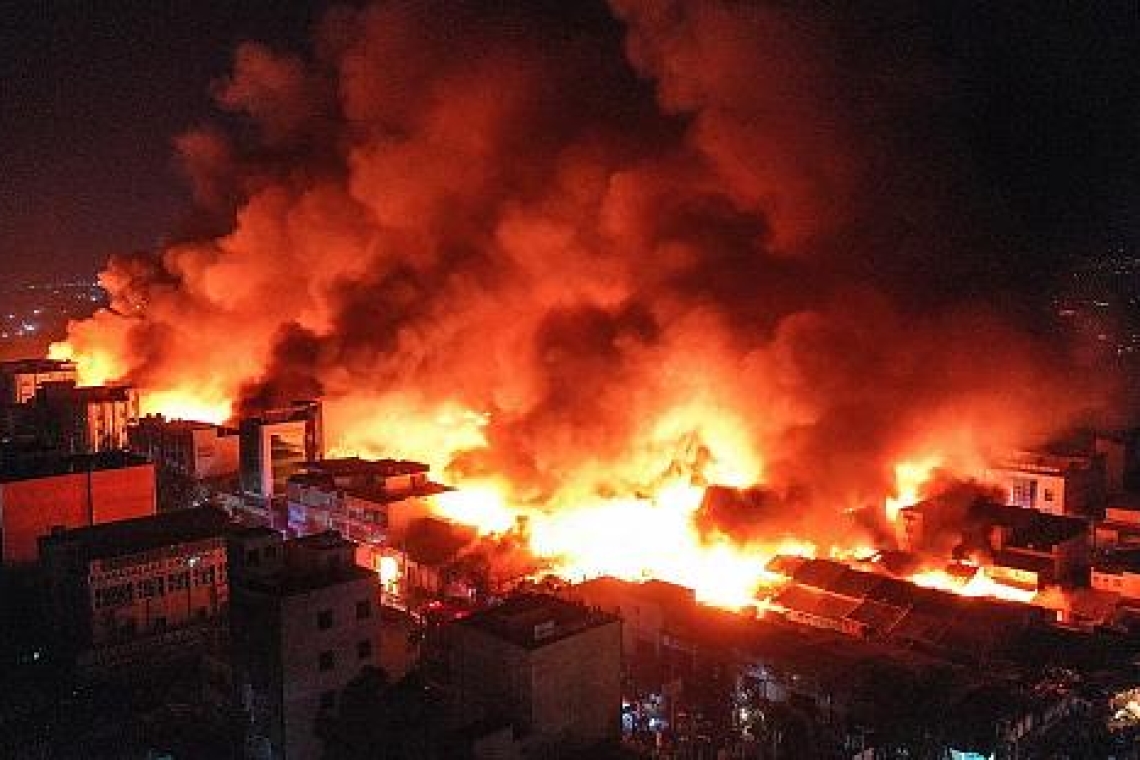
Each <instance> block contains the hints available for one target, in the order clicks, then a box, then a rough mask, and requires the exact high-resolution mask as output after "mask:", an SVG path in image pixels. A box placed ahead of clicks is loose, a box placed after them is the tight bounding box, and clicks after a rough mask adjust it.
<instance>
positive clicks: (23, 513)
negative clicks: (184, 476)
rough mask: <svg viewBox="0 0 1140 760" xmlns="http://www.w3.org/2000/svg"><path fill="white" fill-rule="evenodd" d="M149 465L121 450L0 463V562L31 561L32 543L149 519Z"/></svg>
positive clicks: (152, 487)
mask: <svg viewBox="0 0 1140 760" xmlns="http://www.w3.org/2000/svg"><path fill="white" fill-rule="evenodd" d="M154 512H155V478H154V465H153V464H151V463H150V462H147V461H146V460H144V459H142V458H141V457H137V456H133V455H130V454H127V453H124V452H118V451H113V452H103V453H100V454H74V455H62V454H58V453H51V454H47V455H37V456H34V457H18V458H16V459H15V460H13V461H6V462H5V463H3V464H2V465H0V559H2V560H3V562H4V564H8V563H13V562H34V561H35V560H36V551H37V549H36V539H38V538H39V537H40V536H43V535H45V534H47V533H49V532H51V529H52V528H53V527H56V526H60V527H64V528H82V527H86V526H93V525H99V524H101V523H108V522H112V521H115V520H124V519H127V518H133V517H144V516H147V515H153V514H154Z"/></svg>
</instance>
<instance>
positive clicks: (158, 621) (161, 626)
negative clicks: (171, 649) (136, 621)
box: [151, 616, 166, 632]
mask: <svg viewBox="0 0 1140 760" xmlns="http://www.w3.org/2000/svg"><path fill="white" fill-rule="evenodd" d="M151 625H152V626H153V627H154V630H155V631H156V632H157V631H165V630H166V618H164V617H162V616H159V617H156V618H155V619H154V620H152V621H151Z"/></svg>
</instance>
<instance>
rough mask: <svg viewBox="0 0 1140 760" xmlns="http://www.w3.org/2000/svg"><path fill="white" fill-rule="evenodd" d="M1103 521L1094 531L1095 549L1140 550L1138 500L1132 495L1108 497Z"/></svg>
mask: <svg viewBox="0 0 1140 760" xmlns="http://www.w3.org/2000/svg"><path fill="white" fill-rule="evenodd" d="M1107 505H1108V506H1107V507H1106V509H1105V515H1104V519H1103V520H1098V521H1097V523H1096V525H1095V527H1094V529H1093V534H1094V540H1095V543H1096V548H1097V549H1114V548H1130V547H1135V548H1140V498H1137V496H1136V495H1134V494H1115V495H1113V496H1110V497H1109V499H1108V502H1107Z"/></svg>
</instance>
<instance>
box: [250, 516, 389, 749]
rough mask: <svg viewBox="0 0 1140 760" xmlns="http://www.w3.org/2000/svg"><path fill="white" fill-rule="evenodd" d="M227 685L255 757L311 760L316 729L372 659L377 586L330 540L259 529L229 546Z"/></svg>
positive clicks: (336, 539)
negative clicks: (231, 681) (245, 718)
mask: <svg viewBox="0 0 1140 760" xmlns="http://www.w3.org/2000/svg"><path fill="white" fill-rule="evenodd" d="M230 551H231V556H234V557H235V561H236V558H239V557H240V558H241V560H240V561H241V566H240V567H239V566H237V565H236V564H235V568H234V569H235V572H234V575H233V605H232V628H231V630H232V635H233V652H234V655H233V656H234V670H235V683H236V684H237V686H238V689H239V692H240V695H241V697H240V698H241V701H242V703H243V706H244V708H245V709H246V711H247V712H248V715H249V737H248V743H247V746H248V747H249V748H250V750H251V753H252V754H253V755H254V756H256V757H262V758H274V759H277V758H285V759H288V760H292V759H293V758H312V757H319V756H320V749H321V740H320V737H319V731H318V727H319V725H320V724H321V722H322V721H324V720H325V719H327V718H329V717H330V716H331V714H332V711H333V710H334V708H335V707H336V704H337V699H338V697H339V695H340V693H341V691H342V690H343V689H344V687H345V685H347V684H348V683H349V681H351V680H352V679H353V678H355V677H356V676H358V675H359V674H360V672H361V668H363V667H365V666H370V665H373V664H374V662H376V661H377V660H378V659H379V651H380V610H379V594H378V589H377V579H376V574H375V573H370V572H368V571H366V570H364V569H362V568H360V567H358V566H357V565H356V563H355V561H354V558H353V555H354V552H355V546H354V544H353V543H352V542H351V541H348V540H346V539H344V538H342V537H341V536H340V535H338V534H336V533H335V532H329V533H319V534H314V535H311V536H306V537H304V538H298V539H293V540H290V541H287V542H284V543H283V542H282V541H281V539H280V535H279V534H278V535H276V537H275V536H274V535H273V532H272V531H269V530H267V529H265V528H254V529H249V530H243V531H240V532H239V533H237V534H235V535H233V536H232V537H231V548H230Z"/></svg>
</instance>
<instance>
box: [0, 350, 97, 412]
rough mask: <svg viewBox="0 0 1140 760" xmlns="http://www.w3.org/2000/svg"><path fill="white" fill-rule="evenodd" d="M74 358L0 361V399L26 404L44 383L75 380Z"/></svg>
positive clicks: (77, 377)
mask: <svg viewBox="0 0 1140 760" xmlns="http://www.w3.org/2000/svg"><path fill="white" fill-rule="evenodd" d="M78 380H79V375H78V372H77V370H76V367H75V363H74V362H70V361H57V360H55V359H21V360H18V361H11V362H0V403H6V404H26V403H28V402H29V401H31V400H32V399H34V398H35V396H36V391H38V390H39V389H40V387H41V386H42V385H44V384H45V383H77V382H78Z"/></svg>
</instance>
